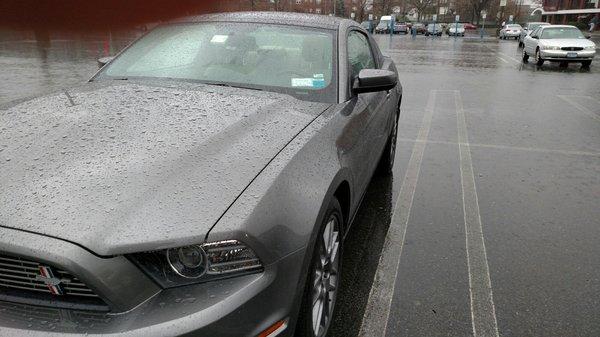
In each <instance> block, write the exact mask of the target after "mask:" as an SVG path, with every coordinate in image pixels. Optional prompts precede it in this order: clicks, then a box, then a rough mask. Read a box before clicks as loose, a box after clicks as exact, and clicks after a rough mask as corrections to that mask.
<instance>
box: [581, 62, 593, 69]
mask: <svg viewBox="0 0 600 337" xmlns="http://www.w3.org/2000/svg"><path fill="white" fill-rule="evenodd" d="M591 65H592V60H587V61H581V66H582V67H584V68H589V67H590V66H591ZM594 69H595V68H594Z"/></svg>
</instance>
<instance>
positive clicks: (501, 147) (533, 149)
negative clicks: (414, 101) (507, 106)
mask: <svg viewBox="0 0 600 337" xmlns="http://www.w3.org/2000/svg"><path fill="white" fill-rule="evenodd" d="M398 141H399V142H405V143H414V142H418V141H419V140H414V139H409V138H398ZM426 143H429V144H444V145H461V143H457V142H448V141H443V140H428V141H426ZM469 147H481V148H488V149H499V150H516V151H526V152H539V153H556V154H564V155H576V156H590V157H600V152H588V151H573V150H555V149H544V148H536V147H523V146H510V145H497V144H479V143H469Z"/></svg>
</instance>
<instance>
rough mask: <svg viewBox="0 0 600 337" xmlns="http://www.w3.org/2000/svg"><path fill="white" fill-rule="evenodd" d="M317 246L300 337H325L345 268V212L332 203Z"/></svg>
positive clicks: (302, 315) (299, 323)
mask: <svg viewBox="0 0 600 337" xmlns="http://www.w3.org/2000/svg"><path fill="white" fill-rule="evenodd" d="M323 219H324V221H323V223H322V224H321V227H320V230H319V233H318V235H317V239H316V242H315V247H314V253H313V257H312V261H311V265H310V268H309V274H308V280H307V284H306V286H305V291H304V298H303V301H302V307H301V309H300V317H299V319H298V331H297V334H296V335H297V336H300V337H324V336H326V335H327V332H328V330H329V327H330V326H331V322H332V320H333V315H334V312H335V302H336V297H337V292H338V289H339V282H340V276H341V274H340V271H341V267H342V263H341V261H342V231H341V229H342V223H343V217H342V208H341V207H340V203H339V202H338V201H337V199H335V198H334V199H332V200H331V202H330V203H329V206H328V207H327V212H325V217H324V218H323Z"/></svg>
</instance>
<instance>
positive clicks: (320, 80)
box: [312, 78, 325, 89]
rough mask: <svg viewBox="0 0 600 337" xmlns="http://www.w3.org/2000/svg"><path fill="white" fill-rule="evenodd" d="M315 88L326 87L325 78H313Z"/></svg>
mask: <svg viewBox="0 0 600 337" xmlns="http://www.w3.org/2000/svg"><path fill="white" fill-rule="evenodd" d="M312 84H313V85H312V86H313V88H317V89H322V88H325V79H324V78H315V79H313V83H312Z"/></svg>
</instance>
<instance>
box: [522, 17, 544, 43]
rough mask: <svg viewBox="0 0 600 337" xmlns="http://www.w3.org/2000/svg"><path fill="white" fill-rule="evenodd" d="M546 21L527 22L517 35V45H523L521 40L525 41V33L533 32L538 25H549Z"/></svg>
mask: <svg viewBox="0 0 600 337" xmlns="http://www.w3.org/2000/svg"><path fill="white" fill-rule="evenodd" d="M549 25H550V24H549V23H548V22H528V23H526V24H525V27H523V30H521V34H520V35H519V47H523V41H525V36H527V34H529V33H531V32H533V31H534V30H535V29H536V28H537V27H539V26H549Z"/></svg>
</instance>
